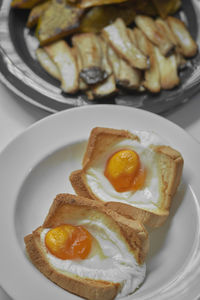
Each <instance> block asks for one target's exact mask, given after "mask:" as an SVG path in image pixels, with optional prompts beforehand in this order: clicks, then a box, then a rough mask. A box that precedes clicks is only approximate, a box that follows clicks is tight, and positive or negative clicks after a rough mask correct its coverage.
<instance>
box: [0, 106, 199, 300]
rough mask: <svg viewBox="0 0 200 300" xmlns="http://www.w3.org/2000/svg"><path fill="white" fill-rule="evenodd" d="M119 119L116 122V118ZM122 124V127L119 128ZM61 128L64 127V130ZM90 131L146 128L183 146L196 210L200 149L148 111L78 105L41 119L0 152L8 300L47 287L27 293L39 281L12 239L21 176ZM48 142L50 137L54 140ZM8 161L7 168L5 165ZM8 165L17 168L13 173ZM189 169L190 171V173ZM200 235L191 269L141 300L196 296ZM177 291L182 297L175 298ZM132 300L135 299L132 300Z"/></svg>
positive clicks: (3, 280) (0, 261)
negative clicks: (13, 267) (97, 128)
mask: <svg viewBox="0 0 200 300" xmlns="http://www.w3.org/2000/svg"><path fill="white" fill-rule="evenodd" d="M120 117H121V119H119V118H120ZM81 121H84V123H81V124H82V126H79V125H78V124H77V123H80V122H81ZM122 124H124V126H123V127H122ZM64 125H65V126H66V127H64ZM73 126H77V127H73ZM95 126H107V127H115V128H124V129H130V126H131V127H132V129H138V130H139V129H144V128H146V130H153V131H157V132H158V133H159V134H161V135H164V136H168V138H170V139H171V140H172V141H173V142H175V144H176V145H183V146H184V149H182V151H183V154H184V155H183V156H185V157H187V160H189V162H188V163H186V166H185V169H186V172H187V176H188V178H189V179H190V182H189V185H190V186H191V188H192V190H193V193H194V197H195V198H196V201H197V207H198V208H199V203H200V188H199V184H198V178H199V174H198V163H199V162H200V159H199V155H198V154H199V153H200V145H199V144H198V142H196V141H195V140H194V139H193V138H192V137H191V136H190V135H189V134H187V133H186V132H185V131H184V130H183V129H182V128H180V127H179V126H177V125H176V124H174V123H172V122H170V121H168V120H167V119H165V118H163V117H161V116H158V115H155V114H153V113H151V112H147V111H144V110H141V109H136V108H130V107H129V108H128V107H124V106H115V105H98V106H92V105H91V106H83V107H80V108H72V109H70V110H66V111H62V112H60V113H57V114H54V115H52V116H49V117H46V118H45V119H43V120H41V121H39V122H37V123H35V124H34V125H32V126H31V127H29V128H28V129H27V130H25V131H24V132H23V133H22V134H20V135H19V136H18V137H16V138H15V139H14V140H13V141H12V142H10V143H9V145H8V146H7V147H6V148H5V149H4V150H3V151H2V152H1V153H0V169H1V173H0V190H1V192H2V199H5V198H6V200H7V202H6V205H5V203H4V202H3V201H1V202H0V234H1V243H2V246H1V255H0V265H1V266H4V268H1V269H0V284H1V285H2V287H3V288H4V289H5V290H6V292H7V293H8V294H9V295H11V297H12V298H13V299H16V300H19V299H20V300H25V299H27V292H28V293H29V295H30V291H31V293H32V298H30V297H29V299H37V296H38V295H41V293H45V288H46V285H45V281H44V282H43V283H44V286H43V287H40V288H42V291H41V290H40V292H39V293H38V291H36V290H34V289H33V288H32V282H31V281H33V280H34V286H36V285H37V284H38V285H40V279H41V278H40V276H38V272H37V271H36V270H33V267H32V265H31V264H30V263H29V262H28V261H27V260H26V259H25V257H24V254H23V253H22V252H21V249H20V247H19V245H18V242H17V240H16V236H15V229H14V226H15V224H14V210H15V205H16V203H15V201H16V198H15V197H16V195H15V192H16V191H18V190H19V189H20V186H21V184H22V179H24V178H25V177H24V176H26V175H27V174H28V173H29V172H30V171H31V168H33V167H34V165H35V164H37V163H38V162H39V161H40V160H41V159H43V158H44V157H46V156H47V155H49V153H52V152H54V151H56V150H57V149H59V148H61V147H62V146H63V145H65V143H66V144H67V143H74V142H77V141H79V140H82V139H86V138H87V136H88V135H89V128H90V129H92V127H95ZM145 126H146V127H145ZM143 127H144V128H143ZM147 127H148V128H147ZM156 129H157V130H156ZM74 132H75V135H74ZM50 137H53V139H51V138H50ZM36 142H38V144H39V145H40V147H36V148H35V150H34V153H33V152H32V153H31V157H30V155H29V154H28V153H27V156H24V153H26V152H28V151H29V150H30V149H32V147H33V145H35V144H36ZM13 151H14V152H17V151H18V152H17V153H16V154H18V156H19V160H16V158H15V157H13ZM19 151H22V153H19ZM23 151H24V153H23ZM19 154H20V155H19ZM11 155H12V157H11ZM22 159H24V160H25V162H26V163H27V164H26V166H21V169H23V170H21V169H20V163H22ZM8 160H9V162H10V164H8ZM27 160H28V162H27ZM13 162H15V163H16V165H15V168H14V169H13V164H12V163H13ZM190 166H191V167H192V171H191V167H190ZM5 167H6V168H5ZM2 170H3V172H2ZM11 172H12V174H11ZM17 175H18V176H17ZM8 178H9V179H10V180H11V179H13V178H15V179H16V181H15V182H14V181H13V180H11V182H6V179H8ZM6 183H7V184H6ZM10 183H11V184H12V189H11V188H10V185H9V184H10ZM197 195H198V196H197ZM198 214H199V213H198ZM199 215H200V214H199ZM8 221H10V222H8ZM5 228H6V233H7V234H8V235H9V239H8V238H7V235H6V234H4V233H5V232H4V230H5ZM199 236H200V230H198V239H197V240H196V245H195V249H194V252H193V257H192V258H191V261H190V266H188V268H186V269H185V271H184V273H183V274H181V276H180V277H179V278H177V280H176V282H171V284H170V285H168V286H166V287H164V288H162V289H158V291H157V292H159V295H158V297H159V298H157V296H155V294H152V295H148V296H147V297H145V298H144V299H145V300H146V299H169V295H170V296H172V297H173V296H174V295H173V290H174V286H175V292H176V293H175V296H174V297H173V299H181V300H183V299H188V298H187V297H188V295H189V296H190V299H191V300H193V299H197V298H198V296H200V287H198V284H197V281H198V280H199V279H200V251H199V250H200V238H199ZM8 246H10V247H8ZM6 247H8V248H6ZM13 255H14V257H13ZM8 257H9V260H8ZM16 259H17V267H18V268H19V269H20V272H19V271H18V270H12V265H14V264H16ZM5 266H7V269H5ZM1 270H3V271H1ZM11 271H12V272H11ZM191 272H193V275H195V276H193V277H191ZM194 272H195V274H194ZM28 275H31V279H30V280H27V278H28V277H27V276H28ZM190 279H193V280H190ZM187 281H189V282H190V288H189V289H188V288H187V289H185V290H184V293H185V294H184V297H185V296H186V298H183V297H182V296H183V295H182V291H181V290H180V289H182V288H184V287H185V283H187ZM23 284H24V285H26V289H23ZM170 288H172V290H170ZM27 290H28V291H27ZM180 291H181V294H179V292H180ZM48 293H52V295H53V294H54V293H56V288H55V287H52V289H50V291H48ZM188 293H189V294H188ZM68 295H69V294H68ZM179 295H180V297H179ZM152 297H153V298H152ZM166 297H167V298H166ZM38 299H39V298H38ZM70 299H71V298H70ZM74 299H75V298H74ZM135 299H137V297H136V298H135ZM140 299H141V298H140Z"/></svg>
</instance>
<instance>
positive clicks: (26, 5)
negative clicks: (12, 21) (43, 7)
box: [11, 0, 45, 9]
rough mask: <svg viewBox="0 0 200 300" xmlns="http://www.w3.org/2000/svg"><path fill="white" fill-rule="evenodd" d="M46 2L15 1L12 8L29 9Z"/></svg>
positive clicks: (38, 0) (39, 0)
mask: <svg viewBox="0 0 200 300" xmlns="http://www.w3.org/2000/svg"><path fill="white" fill-rule="evenodd" d="M44 1H45V0H13V1H12V2H11V7H14V8H24V9H29V8H32V7H34V6H35V5H37V4H38V3H41V2H44Z"/></svg>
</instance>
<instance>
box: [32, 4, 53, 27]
mask: <svg viewBox="0 0 200 300" xmlns="http://www.w3.org/2000/svg"><path fill="white" fill-rule="evenodd" d="M50 4H51V1H50V0H48V1H46V2H44V3H41V4H38V5H36V6H34V7H33V8H32V9H31V11H30V13H29V16H28V21H27V23H26V26H27V27H29V28H32V27H34V26H35V25H37V23H38V21H39V18H40V17H41V16H42V14H43V13H44V12H45V10H47V8H48V7H49V5H50Z"/></svg>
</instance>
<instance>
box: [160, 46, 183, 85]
mask: <svg viewBox="0 0 200 300" xmlns="http://www.w3.org/2000/svg"><path fill="white" fill-rule="evenodd" d="M155 54H156V59H157V61H158V65H159V71H160V82H161V87H162V88H163V89H165V90H170V89H172V88H174V87H175V86H177V85H178V84H179V83H180V79H179V77H178V71H177V69H178V68H177V63H176V57H175V55H174V54H173V55H170V56H169V57H164V56H163V55H162V53H161V52H160V50H159V48H157V47H155Z"/></svg>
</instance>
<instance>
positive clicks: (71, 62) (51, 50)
mask: <svg viewBox="0 0 200 300" xmlns="http://www.w3.org/2000/svg"><path fill="white" fill-rule="evenodd" d="M45 51H46V52H47V53H48V55H49V57H50V58H51V59H52V61H53V62H54V63H55V65H56V66H57V68H58V71H59V73H60V76H61V88H62V90H63V91H64V92H67V93H71V94H73V93H76V92H77V91H78V89H79V74H78V69H77V62H76V57H75V54H74V52H73V49H72V48H71V47H70V46H68V44H67V43H66V42H65V41H63V40H60V41H57V42H55V43H53V44H51V45H49V46H46V47H45Z"/></svg>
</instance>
